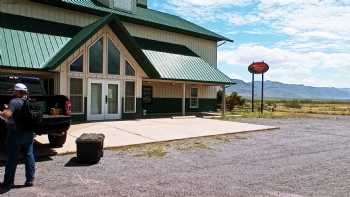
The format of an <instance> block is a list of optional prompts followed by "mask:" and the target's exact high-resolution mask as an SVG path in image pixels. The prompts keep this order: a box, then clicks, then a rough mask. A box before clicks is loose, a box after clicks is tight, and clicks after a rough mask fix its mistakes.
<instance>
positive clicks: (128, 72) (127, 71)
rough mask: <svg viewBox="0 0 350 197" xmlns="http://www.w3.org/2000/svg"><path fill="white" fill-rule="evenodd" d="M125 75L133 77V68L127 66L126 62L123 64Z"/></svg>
mask: <svg viewBox="0 0 350 197" xmlns="http://www.w3.org/2000/svg"><path fill="white" fill-rule="evenodd" d="M125 75H126V76H135V70H134V68H133V67H132V66H131V65H130V64H129V62H128V61H126V62H125Z"/></svg>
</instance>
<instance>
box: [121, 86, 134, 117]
mask: <svg viewBox="0 0 350 197" xmlns="http://www.w3.org/2000/svg"><path fill="white" fill-rule="evenodd" d="M127 82H134V84H135V85H134V94H135V95H134V101H135V102H134V103H135V104H134V105H135V106H134V111H126V110H125V107H126V105H125V102H126V83H127ZM136 90H137V84H136V80H125V81H124V102H123V105H124V106H123V111H124V113H125V114H134V113H136V106H137V104H136Z"/></svg>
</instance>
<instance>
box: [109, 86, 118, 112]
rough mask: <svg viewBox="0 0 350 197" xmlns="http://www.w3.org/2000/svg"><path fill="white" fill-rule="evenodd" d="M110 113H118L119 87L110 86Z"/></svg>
mask: <svg viewBox="0 0 350 197" xmlns="http://www.w3.org/2000/svg"><path fill="white" fill-rule="evenodd" d="M108 113H109V114H117V113H118V85H116V84H108Z"/></svg>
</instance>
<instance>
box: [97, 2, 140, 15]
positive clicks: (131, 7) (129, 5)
mask: <svg viewBox="0 0 350 197" xmlns="http://www.w3.org/2000/svg"><path fill="white" fill-rule="evenodd" d="M95 1H97V2H98V3H101V4H102V5H104V6H106V7H108V8H111V9H116V10H121V11H126V12H131V13H134V12H135V10H136V1H137V0H95Z"/></svg>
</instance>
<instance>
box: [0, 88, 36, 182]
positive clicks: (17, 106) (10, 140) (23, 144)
mask: <svg viewBox="0 0 350 197" xmlns="http://www.w3.org/2000/svg"><path fill="white" fill-rule="evenodd" d="M14 96H15V98H13V99H12V100H11V101H10V103H9V105H8V107H7V109H5V110H4V111H2V112H0V116H2V117H3V118H5V119H6V120H7V128H8V136H7V162H6V166H5V176H4V182H3V183H2V186H3V187H4V188H6V189H10V188H11V187H12V186H13V185H14V180H15V174H16V168H17V160H18V153H19V150H20V148H22V149H23V151H24V159H25V171H26V182H25V186H33V181H34V174H35V159H34V154H33V141H34V133H33V132H30V131H26V129H25V125H20V124H16V118H15V116H16V115H17V113H21V111H22V107H23V105H24V104H25V102H26V100H27V99H28V89H27V87H26V86H25V85H24V84H22V83H17V84H16V85H15V87H14Z"/></svg>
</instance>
